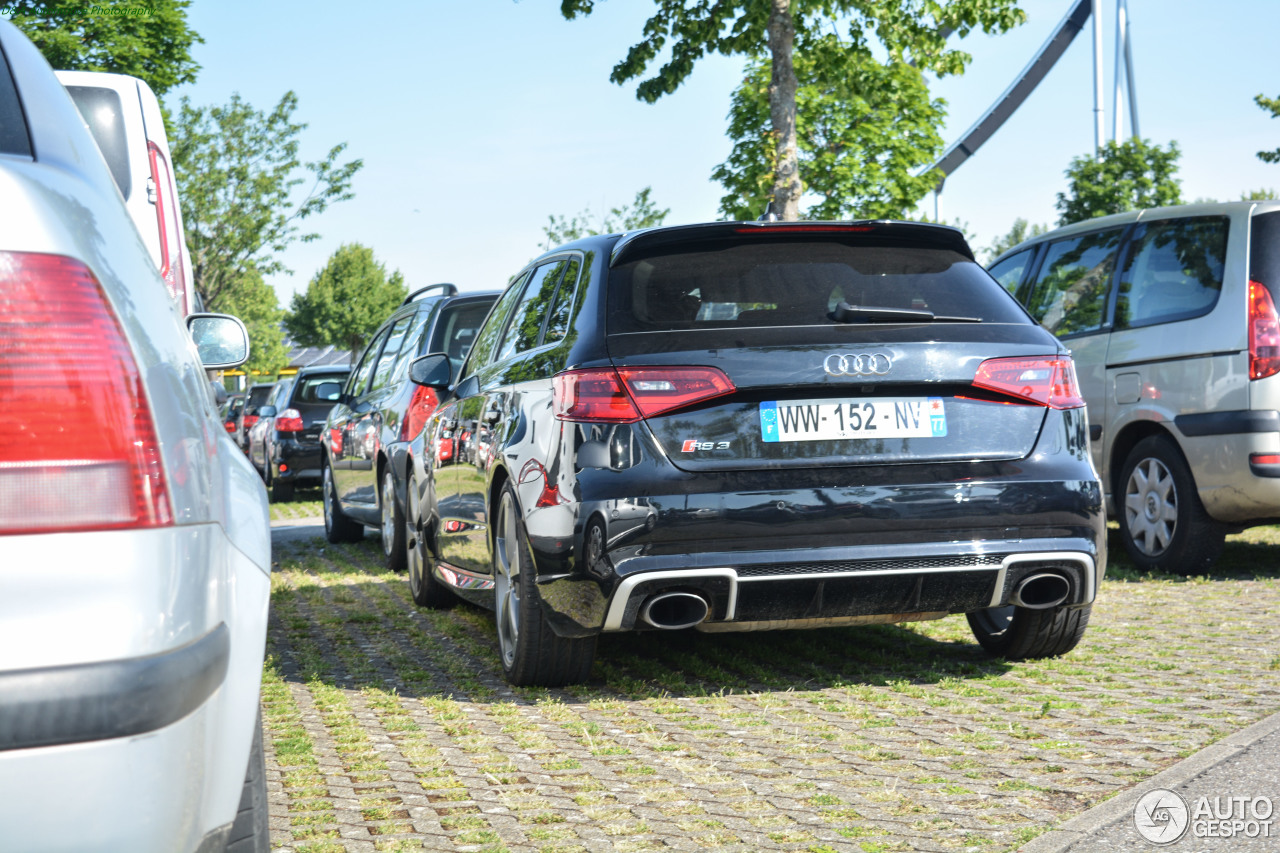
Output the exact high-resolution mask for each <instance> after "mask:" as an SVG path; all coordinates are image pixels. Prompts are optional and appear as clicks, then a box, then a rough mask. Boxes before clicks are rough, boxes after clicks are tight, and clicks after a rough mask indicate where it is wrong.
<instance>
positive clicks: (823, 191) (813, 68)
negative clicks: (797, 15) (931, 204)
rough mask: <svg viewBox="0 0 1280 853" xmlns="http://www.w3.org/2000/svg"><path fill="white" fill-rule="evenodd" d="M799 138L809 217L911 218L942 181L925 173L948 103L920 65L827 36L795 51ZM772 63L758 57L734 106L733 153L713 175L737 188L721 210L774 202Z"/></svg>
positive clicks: (736, 211)
mask: <svg viewBox="0 0 1280 853" xmlns="http://www.w3.org/2000/svg"><path fill="white" fill-rule="evenodd" d="M794 59H795V61H794V67H795V71H796V79H797V81H798V84H799V85H798V88H797V89H796V144H797V149H798V158H799V164H800V172H801V174H802V175H803V176H804V189H805V191H806V193H808V194H811V195H816V196H818V199H819V200H818V201H817V203H815V204H813V205H812V206H811V207H809V208H808V210H806V211H804V212H803V213H802V214H801V215H802V216H803V217H805V218H808V219H852V218H859V219H880V218H890V219H902V218H905V217H906V216H907V215H908V214H909V213H910V211H911V210H912V209H913V208H914V207H915V206H916V203H917V202H919V201H920V199H922V198H924V196H925V195H926V194H928V192H929V191H930V190H932V189H933V188H934V187H936V186H937V184H938V176H937V175H936V174H934V173H933V172H925V173H923V174H916V173H918V172H921V171H922V168H923V167H924V166H927V165H929V164H930V163H932V162H933V161H934V159H935V158H936V157H937V155H938V154H939V153H941V151H942V145H943V142H942V137H941V136H939V135H938V132H937V128H938V127H939V126H941V125H942V123H943V121H944V120H945V118H946V113H945V109H944V107H943V103H942V101H940V100H933V99H931V98H930V97H929V87H928V85H927V84H926V83H925V81H924V77H923V76H922V75H921V73H920V71H919V69H917V68H915V67H913V66H911V65H909V64H908V63H906V62H901V61H898V62H887V63H882V62H879V61H877V60H876V59H875V58H874V57H872V56H870V55H869V54H866V53H862V52H860V51H851V50H847V49H845V46H844V45H842V44H841V43H840V42H839V40H838V39H837V38H836V37H835V36H834V35H830V34H828V35H827V36H825V37H821V38H819V39H816V40H815V47H814V49H813V50H811V51H810V52H808V53H805V54H797V55H796V56H795V58H794ZM769 122H770V107H769V62H768V60H765V59H754V60H752V61H750V62H749V63H748V65H747V70H746V78H745V79H744V80H743V82H742V84H741V85H740V86H739V87H738V88H737V89H736V90H735V91H734V93H733V101H732V104H731V106H730V108H729V137H730V139H732V140H733V152H732V153H731V154H730V155H729V159H728V160H727V161H725V162H724V163H722V164H720V165H719V166H717V167H716V169H715V171H713V172H712V177H713V178H715V179H716V180H717V181H719V182H720V183H721V184H722V185H723V186H724V188H725V189H726V190H727V191H728V192H727V193H726V194H725V196H724V197H723V198H721V200H720V212H721V213H722V214H724V215H725V216H727V217H729V218H730V219H755V218H756V217H757V216H759V215H760V214H762V213H764V211H765V209H766V206H767V205H768V203H769V201H770V200H771V199H772V195H773V182H774V162H775V155H776V151H775V146H774V145H773V144H772V138H771V132H770V129H769Z"/></svg>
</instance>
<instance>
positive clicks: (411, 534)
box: [404, 474, 457, 610]
mask: <svg viewBox="0 0 1280 853" xmlns="http://www.w3.org/2000/svg"><path fill="white" fill-rule="evenodd" d="M404 553H405V563H406V566H407V568H408V571H409V593H410V594H411V595H412V596H413V600H414V602H415V603H416V604H418V605H420V606H422V607H430V608H433V609H436V610H441V609H444V608H446V607H450V606H452V605H453V603H454V602H455V601H457V599H456V598H454V596H453V593H451V592H450V591H449V589H448V588H447V587H446V586H444V584H442V583H440V581H438V580H436V578H435V576H434V575H433V574H432V573H431V569H432V566H433V565H434V564H435V557H434V555H433V554H432V553H431V550H430V548H428V547H427V537H426V531H424V530H423V529H422V501H421V500H419V498H418V477H417V475H416V474H412V475H410V477H409V490H408V492H407V493H406V494H405V511H404Z"/></svg>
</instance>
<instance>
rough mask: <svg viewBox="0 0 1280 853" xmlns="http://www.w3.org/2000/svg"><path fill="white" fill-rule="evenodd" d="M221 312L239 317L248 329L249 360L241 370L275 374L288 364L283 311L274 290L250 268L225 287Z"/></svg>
mask: <svg viewBox="0 0 1280 853" xmlns="http://www.w3.org/2000/svg"><path fill="white" fill-rule="evenodd" d="M222 310H223V311H224V312H225V313H227V314H232V315H234V316H236V317H239V318H240V320H241V321H242V322H243V323H244V325H245V327H246V328H247V329H248V330H249V361H248V362H247V363H246V364H245V366H244V368H242V369H243V370H246V371H251V370H256V371H259V372H260V373H276V372H278V371H279V370H280V368H282V367H286V366H287V365H288V360H289V351H288V350H287V349H286V348H285V345H284V331H283V329H282V328H281V322H282V321H283V320H284V309H282V308H281V307H280V299H279V298H278V297H277V296H276V291H275V288H273V287H272V286H271V285H269V284H267V283H266V282H264V281H263V280H262V275H261V274H260V273H259V272H258V271H257V270H255V269H250V270H249V271H248V272H247V273H246V274H245V275H244V277H243V278H241V279H240V280H239V281H237V282H236V283H235V285H234V286H233V287H231V288H229V289H228V290H227V292H226V295H225V296H224V297H223V304H222Z"/></svg>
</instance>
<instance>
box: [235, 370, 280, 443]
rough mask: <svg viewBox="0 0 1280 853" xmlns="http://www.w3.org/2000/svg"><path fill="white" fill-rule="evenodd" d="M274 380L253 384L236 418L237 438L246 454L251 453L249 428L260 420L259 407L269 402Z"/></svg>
mask: <svg viewBox="0 0 1280 853" xmlns="http://www.w3.org/2000/svg"><path fill="white" fill-rule="evenodd" d="M275 387H276V385H275V383H274V382H267V383H263V384H260V385H252V386H250V387H249V390H248V392H246V394H245V400H244V405H243V406H242V407H241V408H240V414H239V416H237V418H236V431H235V436H234V438H235V440H236V444H237V445H239V447H240V449H241V450H243V451H244V453H245V455H246V456H247V455H248V454H249V430H251V429H253V425H254V424H256V423H257V422H258V408H259V407H260V406H262V404H263V403H265V402H267V398H268V397H270V396H271V392H272V391H274V390H275Z"/></svg>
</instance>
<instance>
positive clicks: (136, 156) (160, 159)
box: [57, 71, 202, 315]
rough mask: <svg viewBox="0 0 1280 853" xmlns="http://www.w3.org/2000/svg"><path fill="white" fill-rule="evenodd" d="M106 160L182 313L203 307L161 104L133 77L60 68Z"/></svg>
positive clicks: (134, 220) (170, 293) (143, 239)
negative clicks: (183, 220) (199, 298)
mask: <svg viewBox="0 0 1280 853" xmlns="http://www.w3.org/2000/svg"><path fill="white" fill-rule="evenodd" d="M57 75H58V80H59V82H61V83H62V85H63V86H65V87H66V89H67V92H69V93H70V95H71V100H72V101H74V102H75V105H76V108H77V109H78V110H79V111H80V116H81V117H82V118H83V119H84V121H85V124H86V125H87V126H88V128H89V132H90V133H91V134H92V135H93V138H94V141H95V142H97V143H98V149H99V150H100V151H101V152H102V156H103V158H104V159H105V160H106V161H107V167H108V168H109V169H110V171H111V177H112V179H113V180H114V181H115V184H116V187H117V188H118V189H119V190H120V195H121V196H122V197H123V198H124V203H125V207H126V208H127V209H128V211H129V216H130V217H132V219H133V223H134V225H136V226H137V228H138V233H139V234H140V235H141V236H142V241H143V243H144V244H146V247H147V251H148V252H150V254H151V260H152V261H153V262H154V263H155V265H156V269H158V270H159V271H160V276H161V278H163V279H164V282H165V284H166V285H167V286H168V288H169V295H170V296H172V297H173V298H174V301H175V302H176V303H177V305H178V309H179V310H180V311H181V312H182V313H183V314H184V315H186V314H191V313H193V312H195V311H198V310H202V309H201V308H200V306H199V305H198V299H197V297H196V294H195V289H194V287H193V285H192V278H191V276H192V271H191V255H190V253H189V252H188V251H187V239H186V231H185V230H184V228H183V225H182V206H181V205H180V204H179V203H178V185H177V182H176V180H175V178H174V174H173V167H172V165H171V164H172V162H173V160H172V157H171V156H170V154H169V138H168V136H167V135H166V134H165V131H164V118H163V116H162V115H161V113H160V102H159V101H158V100H157V99H156V96H155V93H154V92H152V91H151V87H150V86H148V85H147V84H146V83H145V82H144V81H142V80H139V79H138V78H137V77H130V76H128V75H126V74H107V73H103V72H98V71H58V72H57Z"/></svg>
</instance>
